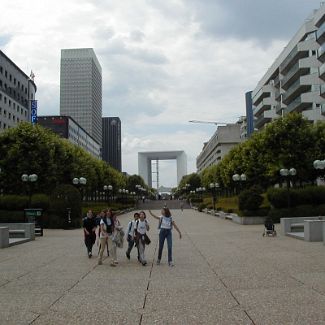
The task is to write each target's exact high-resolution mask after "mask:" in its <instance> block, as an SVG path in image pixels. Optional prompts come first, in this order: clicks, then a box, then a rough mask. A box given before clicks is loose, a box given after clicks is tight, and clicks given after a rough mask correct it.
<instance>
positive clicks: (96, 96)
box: [60, 48, 102, 145]
mask: <svg viewBox="0 0 325 325" xmlns="http://www.w3.org/2000/svg"><path fill="white" fill-rule="evenodd" d="M60 115H62V116H71V117H72V118H73V119H74V120H75V121H76V122H77V123H78V124H79V125H80V126H81V127H82V128H83V129H85V130H86V131H87V132H88V133H89V134H90V135H91V136H92V137H93V138H94V139H95V140H96V141H97V142H98V143H99V144H100V145H101V142H102V68H101V66H100V64H99V62H98V60H97V57H96V54H95V52H94V50H93V49H87V48H85V49H64V50H61V75H60Z"/></svg>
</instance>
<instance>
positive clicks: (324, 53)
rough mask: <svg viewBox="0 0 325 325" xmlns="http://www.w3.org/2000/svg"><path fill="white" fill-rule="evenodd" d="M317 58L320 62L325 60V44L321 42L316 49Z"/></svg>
mask: <svg viewBox="0 0 325 325" xmlns="http://www.w3.org/2000/svg"><path fill="white" fill-rule="evenodd" d="M317 52H318V60H319V61H321V62H323V63H324V62H325V44H323V45H322V46H321V47H320V48H319V49H318V51H317Z"/></svg>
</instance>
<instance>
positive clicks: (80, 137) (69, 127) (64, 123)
mask: <svg viewBox="0 0 325 325" xmlns="http://www.w3.org/2000/svg"><path fill="white" fill-rule="evenodd" d="M37 123H38V124H39V125H41V126H43V127H45V128H47V129H50V130H52V131H53V132H54V133H56V134H58V135H59V136H61V137H62V138H65V139H68V140H69V141H70V142H71V143H73V144H75V145H76V146H79V147H81V148H83V149H84V150H86V151H87V152H89V153H90V154H91V155H93V156H94V157H96V158H101V157H100V156H101V150H100V149H101V147H100V144H99V143H98V142H97V141H96V140H95V139H94V138H93V137H92V136H91V135H90V134H89V133H88V132H87V131H86V130H84V129H83V128H82V127H81V126H80V125H79V124H78V123H77V122H76V121H75V120H74V119H73V118H72V117H70V116H39V117H38V119H37Z"/></svg>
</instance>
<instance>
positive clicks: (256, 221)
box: [232, 214, 267, 225]
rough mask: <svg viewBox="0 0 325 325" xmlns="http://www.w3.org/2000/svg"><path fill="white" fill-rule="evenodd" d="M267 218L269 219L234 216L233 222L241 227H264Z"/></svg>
mask: <svg viewBox="0 0 325 325" xmlns="http://www.w3.org/2000/svg"><path fill="white" fill-rule="evenodd" d="M266 218H267V217H259V216H256V217H255V216H254V217H240V216H238V215H236V214H233V215H232V221H233V222H235V223H239V224H240V225H264V222H265V219H266Z"/></svg>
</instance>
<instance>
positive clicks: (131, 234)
mask: <svg viewBox="0 0 325 325" xmlns="http://www.w3.org/2000/svg"><path fill="white" fill-rule="evenodd" d="M138 219H139V213H138V212H136V213H135V214H134V216H133V220H131V221H130V222H129V223H128V227H127V231H126V234H127V242H128V249H127V251H126V252H125V255H126V257H127V259H128V260H129V259H130V254H131V251H132V249H133V247H134V245H135V238H134V228H135V223H136V222H137V220H138ZM137 251H138V261H140V256H139V248H138V246H137Z"/></svg>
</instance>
